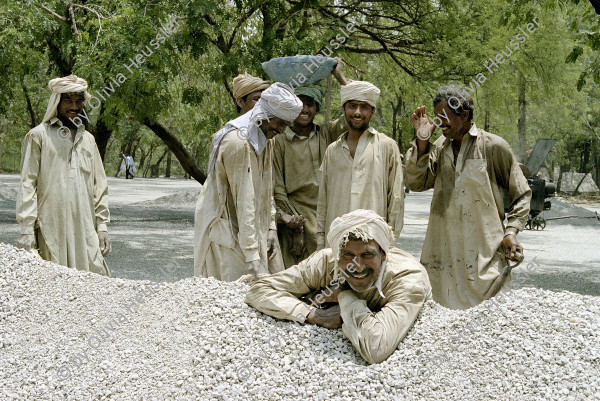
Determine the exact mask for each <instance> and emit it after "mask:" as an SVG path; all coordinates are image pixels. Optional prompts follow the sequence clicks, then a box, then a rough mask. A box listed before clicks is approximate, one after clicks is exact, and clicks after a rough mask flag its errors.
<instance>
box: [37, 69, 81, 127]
mask: <svg viewBox="0 0 600 401" xmlns="http://www.w3.org/2000/svg"><path fill="white" fill-rule="evenodd" d="M87 87H88V85H87V82H86V80H85V79H83V78H79V77H77V75H69V76H66V77H62V78H54V79H52V80H50V82H48V89H50V90H51V91H52V95H50V100H49V101H48V107H47V108H46V114H45V115H44V119H43V120H42V122H43V123H45V122H48V121H50V120H52V119H53V118H54V117H56V115H57V112H58V111H57V108H58V104H59V103H60V95H61V94H62V93H79V92H83V97H84V104H85V102H87V101H88V100H89V99H90V97H91V96H90V94H89V93H87Z"/></svg>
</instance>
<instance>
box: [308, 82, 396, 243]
mask: <svg viewBox="0 0 600 401" xmlns="http://www.w3.org/2000/svg"><path fill="white" fill-rule="evenodd" d="M378 99H379V89H378V88H377V87H376V86H375V85H373V84H371V83H370V82H365V81H351V82H350V83H349V84H347V85H345V86H342V89H341V100H342V111H343V113H344V117H345V118H346V122H347V123H348V126H349V130H348V131H347V132H346V133H343V134H342V135H341V136H340V137H339V138H338V139H337V140H336V141H335V142H334V143H332V144H331V145H329V147H328V148H327V150H326V152H325V157H324V158H323V163H322V164H321V182H320V185H319V201H318V205H317V249H323V248H324V247H326V246H327V245H326V241H325V238H326V236H327V229H328V228H329V226H330V225H331V222H332V221H333V220H334V219H335V218H336V217H339V216H341V215H343V214H345V213H348V212H351V211H352V210H357V209H369V210H373V211H375V212H376V213H379V215H380V216H382V217H383V218H384V219H385V220H386V221H387V222H388V224H389V225H390V226H392V229H393V230H394V235H395V236H396V238H397V237H398V236H399V235H400V231H402V225H403V221H404V185H403V183H402V181H403V177H402V159H401V156H400V151H399V149H398V145H397V144H396V141H394V140H393V139H392V138H390V137H388V136H386V135H384V134H382V133H380V132H377V131H376V130H375V129H373V128H372V127H369V121H370V120H371V117H373V116H374V115H375V111H376V108H375V105H376V103H377V100H378Z"/></svg>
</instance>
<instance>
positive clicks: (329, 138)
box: [273, 117, 348, 268]
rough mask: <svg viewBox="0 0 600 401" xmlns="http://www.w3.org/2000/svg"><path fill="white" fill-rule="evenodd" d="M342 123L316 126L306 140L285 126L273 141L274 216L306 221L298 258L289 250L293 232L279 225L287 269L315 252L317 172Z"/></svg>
mask: <svg viewBox="0 0 600 401" xmlns="http://www.w3.org/2000/svg"><path fill="white" fill-rule="evenodd" d="M345 121H346V120H345V118H344V117H341V118H339V119H337V120H334V121H331V122H330V123H328V124H323V125H320V126H319V125H316V126H315V128H316V129H315V130H313V132H311V133H310V135H309V136H308V137H302V136H298V135H296V134H295V133H294V131H292V130H291V128H289V127H288V128H286V129H285V132H284V133H283V135H277V136H275V138H273V180H274V190H275V195H274V198H275V208H276V210H277V213H278V214H282V213H288V214H291V215H294V214H299V215H301V216H303V217H304V218H305V219H306V221H305V223H304V235H305V240H306V243H305V248H304V252H303V254H302V255H301V256H295V255H293V254H292V252H290V250H289V248H290V245H291V244H292V235H293V231H292V230H291V229H289V228H288V227H287V226H285V224H279V226H278V228H277V230H278V234H279V238H280V241H281V252H282V254H283V262H284V264H285V267H286V268H287V267H290V266H293V265H295V264H297V263H300V261H302V260H304V259H306V258H307V257H308V256H309V255H310V254H311V253H313V252H314V251H316V249H317V242H316V235H317V200H318V196H319V180H320V176H321V173H320V170H319V169H320V166H321V162H322V160H323V157H324V155H325V150H326V149H327V147H328V146H329V145H330V144H331V143H332V142H333V141H335V140H336V139H337V137H338V136H339V135H340V134H341V133H342V132H344V131H345V130H347V129H348V127H347V124H346V122H345Z"/></svg>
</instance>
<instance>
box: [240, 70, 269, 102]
mask: <svg viewBox="0 0 600 401" xmlns="http://www.w3.org/2000/svg"><path fill="white" fill-rule="evenodd" d="M269 86H271V82H269V81H265V80H263V79H261V78H258V77H255V76H252V75H250V74H248V73H247V72H245V73H243V74H240V75H238V76H237V77H235V78H233V97H234V98H236V99H238V98H241V97H244V96H246V95H249V94H250V93H252V92H257V91H262V90H265V89H267V88H268V87H269Z"/></svg>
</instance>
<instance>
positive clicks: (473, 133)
mask: <svg viewBox="0 0 600 401" xmlns="http://www.w3.org/2000/svg"><path fill="white" fill-rule="evenodd" d="M469 134H470V135H471V136H479V129H478V128H477V126H476V125H475V123H473V125H471V129H470V130H469Z"/></svg>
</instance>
